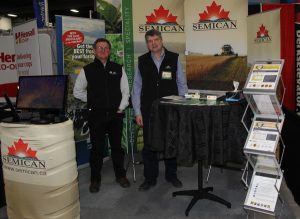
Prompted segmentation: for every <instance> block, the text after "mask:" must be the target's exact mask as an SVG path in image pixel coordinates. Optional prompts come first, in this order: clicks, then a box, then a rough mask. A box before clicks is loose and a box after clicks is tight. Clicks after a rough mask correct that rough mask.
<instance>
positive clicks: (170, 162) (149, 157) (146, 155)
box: [142, 112, 177, 183]
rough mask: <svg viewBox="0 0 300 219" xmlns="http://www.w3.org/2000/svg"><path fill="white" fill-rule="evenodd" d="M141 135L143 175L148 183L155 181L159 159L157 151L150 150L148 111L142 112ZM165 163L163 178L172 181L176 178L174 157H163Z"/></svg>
mask: <svg viewBox="0 0 300 219" xmlns="http://www.w3.org/2000/svg"><path fill="white" fill-rule="evenodd" d="M142 114H143V137H144V148H143V151H142V156H143V161H144V177H145V180H146V181H148V182H150V183H156V178H157V177H158V171H159V159H158V152H155V151H151V150H150V149H149V148H150V145H149V144H148V143H147V142H149V141H148V140H147V139H148V132H149V113H145V112H143V113H142ZM164 163H165V178H166V180H168V181H172V180H173V179H175V178H177V162H176V158H172V159H164Z"/></svg>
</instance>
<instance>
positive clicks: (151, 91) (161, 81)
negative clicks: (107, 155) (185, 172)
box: [132, 29, 188, 191]
mask: <svg viewBox="0 0 300 219" xmlns="http://www.w3.org/2000/svg"><path fill="white" fill-rule="evenodd" d="M145 40H146V44H147V47H148V50H149V52H147V53H145V54H144V55H142V56H140V57H139V58H138V67H137V71H136V73H135V76H134V82H133V89H132V105H133V109H134V113H135V121H136V123H137V125H138V126H141V127H143V135H144V143H145V144H144V148H143V152H142V155H143V161H144V177H145V180H144V182H143V183H142V184H141V185H140V187H139V190H140V191H147V190H149V189H150V188H151V187H153V186H155V185H156V179H157V177H158V157H157V153H156V152H154V151H151V149H150V148H151V147H150V145H148V144H146V143H147V142H149V141H148V140H147V139H148V128H149V116H150V110H151V105H152V103H153V101H154V100H156V99H159V98H161V97H164V96H169V95H180V96H184V94H185V93H187V91H188V89H187V84H186V79H185V75H184V73H183V69H182V65H181V63H180V61H179V55H178V54H177V53H173V52H170V51H168V50H167V49H166V48H165V47H164V46H163V40H162V36H161V33H160V32H159V31H158V30H154V29H153V30H149V31H147V32H146V34H145ZM164 163H165V167H166V168H165V178H166V180H167V181H168V182H170V183H171V184H172V185H173V186H174V187H177V188H180V187H182V183H181V181H180V180H179V179H178V178H177V163H176V158H172V159H164Z"/></svg>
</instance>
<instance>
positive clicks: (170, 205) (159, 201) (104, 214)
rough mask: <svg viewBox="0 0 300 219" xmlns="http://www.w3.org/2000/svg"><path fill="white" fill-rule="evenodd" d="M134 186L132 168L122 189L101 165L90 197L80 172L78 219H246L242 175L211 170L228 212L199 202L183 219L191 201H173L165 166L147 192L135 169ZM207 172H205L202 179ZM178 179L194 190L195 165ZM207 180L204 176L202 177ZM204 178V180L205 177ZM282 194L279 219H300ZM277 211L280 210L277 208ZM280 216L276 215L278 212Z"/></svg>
mask: <svg viewBox="0 0 300 219" xmlns="http://www.w3.org/2000/svg"><path fill="white" fill-rule="evenodd" d="M136 172H137V182H136V183H134V182H133V177H132V168H131V167H129V169H128V178H129V179H130V181H131V187H130V188H128V189H123V188H121V187H120V186H119V185H118V184H117V183H116V182H115V178H114V174H113V169H112V165H111V161H107V162H105V164H104V167H103V171H102V185H101V189H100V192H99V193H97V194H91V193H89V191H88V188H89V174H90V173H89V167H87V168H83V169H81V170H79V189H80V205H81V219H96V218H101V219H180V218H191V219H197V218H199V219H217V218H222V219H225V218H226V219H227V218H232V219H241V218H246V217H247V215H246V213H245V211H244V210H243V207H242V205H243V203H244V200H245V197H246V191H245V190H244V186H243V184H242V183H241V180H240V179H241V174H242V173H241V172H240V171H236V170H227V169H224V170H223V171H221V169H220V168H212V172H211V175H210V179H209V182H208V184H206V183H204V186H213V187H214V191H213V194H215V195H218V196H220V197H221V198H223V199H225V200H227V201H229V202H231V205H232V207H231V208H230V209H228V208H227V207H226V206H223V205H221V204H219V203H216V202H212V201H209V200H200V201H198V202H197V203H196V204H195V206H194V207H193V208H192V209H191V211H190V213H189V216H188V217H186V216H185V213H184V212H185V209H186V207H187V206H188V204H189V202H190V200H191V198H190V197H185V196H177V197H172V192H174V191H177V190H178V189H176V188H174V187H172V186H171V184H169V183H167V182H166V181H165V179H164V164H163V162H161V163H160V175H159V178H158V182H157V185H156V186H155V187H154V188H152V189H151V190H150V191H147V192H139V191H138V187H139V185H140V184H141V183H142V181H143V166H142V165H137V166H136ZM206 173H207V170H205V169H204V175H205V174H206ZM178 176H179V178H180V179H181V180H182V182H183V189H196V188H197V165H195V166H194V167H191V168H188V167H179V169H178ZM205 176H206V175H205ZM204 178H205V177H204ZM281 194H282V197H283V200H284V201H285V205H284V208H283V211H282V214H281V218H282V219H296V218H300V207H299V206H298V205H297V204H296V203H295V202H294V201H293V197H292V195H291V193H290V191H289V190H288V189H287V187H286V185H285V183H283V184H282V187H281ZM278 210H280V208H278ZM278 212H279V211H278ZM5 218H7V216H6V209H5V208H1V209H0V219H5ZM249 218H255V219H268V218H274V217H273V216H270V215H265V214H260V213H253V212H250V215H249Z"/></svg>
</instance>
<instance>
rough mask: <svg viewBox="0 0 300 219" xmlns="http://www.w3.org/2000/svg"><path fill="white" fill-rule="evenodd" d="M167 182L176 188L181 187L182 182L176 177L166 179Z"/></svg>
mask: <svg viewBox="0 0 300 219" xmlns="http://www.w3.org/2000/svg"><path fill="white" fill-rule="evenodd" d="M167 182H169V183H171V184H172V185H173V186H174V187H176V188H181V187H182V182H181V181H180V180H179V179H178V178H177V177H176V178H174V179H171V180H167Z"/></svg>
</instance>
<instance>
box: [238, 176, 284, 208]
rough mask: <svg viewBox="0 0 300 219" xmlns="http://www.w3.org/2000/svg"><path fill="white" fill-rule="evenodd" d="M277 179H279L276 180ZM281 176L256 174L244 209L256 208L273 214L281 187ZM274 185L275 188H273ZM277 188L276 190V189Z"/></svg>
mask: <svg viewBox="0 0 300 219" xmlns="http://www.w3.org/2000/svg"><path fill="white" fill-rule="evenodd" d="M278 178H279V179H278ZM281 181H282V175H280V176H278V175H269V174H268V175H265V176H264V175H263V174H262V175H259V174H258V173H256V174H255V175H254V176H253V178H252V182H251V185H250V187H249V190H248V194H247V198H246V200H245V203H244V205H245V207H247V206H249V207H252V208H258V209H261V210H263V211H268V212H274V211H275V207H276V202H277V198H278V191H277V189H278V190H279V188H280V185H281ZM275 185H276V187H275ZM276 188H277V189H276Z"/></svg>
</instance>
